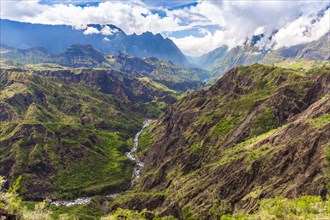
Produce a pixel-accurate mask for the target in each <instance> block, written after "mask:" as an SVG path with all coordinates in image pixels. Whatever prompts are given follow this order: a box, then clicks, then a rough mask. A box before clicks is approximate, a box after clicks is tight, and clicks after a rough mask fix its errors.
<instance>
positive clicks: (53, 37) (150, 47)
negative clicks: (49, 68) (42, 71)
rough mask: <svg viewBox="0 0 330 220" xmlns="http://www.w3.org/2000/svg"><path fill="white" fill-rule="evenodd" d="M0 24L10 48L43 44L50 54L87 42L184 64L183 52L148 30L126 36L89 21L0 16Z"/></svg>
mask: <svg viewBox="0 0 330 220" xmlns="http://www.w3.org/2000/svg"><path fill="white" fill-rule="evenodd" d="M0 23H1V33H0V39H1V42H0V43H3V44H6V45H8V46H10V47H14V48H19V49H29V48H32V47H43V48H45V49H47V50H48V51H49V52H51V53H54V54H59V53H63V52H64V51H65V50H66V49H67V48H69V47H70V46H71V45H74V44H83V45H86V44H90V45H92V46H93V47H94V48H96V49H97V50H99V51H101V52H103V53H107V54H117V53H118V52H119V51H121V52H125V53H127V54H130V55H132V56H137V57H157V58H159V59H164V60H170V61H172V62H174V63H177V64H181V65H185V64H187V59H186V57H185V56H184V54H183V53H182V52H181V51H180V50H179V48H178V47H177V46H176V45H175V44H174V43H173V42H172V41H171V40H170V39H168V38H166V39H164V38H163V37H162V36H161V35H160V34H156V35H154V34H152V33H151V32H145V33H143V34H141V35H136V34H132V35H127V34H126V33H125V32H124V31H123V30H121V29H120V28H118V27H116V26H114V25H92V24H91V25H87V26H86V27H84V28H85V29H81V28H75V27H72V26H67V25H43V24H31V23H23V22H16V21H11V20H6V19H0ZM89 30H92V31H89ZM50 42H51V43H50Z"/></svg>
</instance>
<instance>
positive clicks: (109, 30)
mask: <svg viewBox="0 0 330 220" xmlns="http://www.w3.org/2000/svg"><path fill="white" fill-rule="evenodd" d="M117 32H118V29H112V28H110V27H109V26H108V25H105V26H104V27H103V28H102V30H101V33H102V34H103V35H106V36H108V35H113V34H115V33H117Z"/></svg>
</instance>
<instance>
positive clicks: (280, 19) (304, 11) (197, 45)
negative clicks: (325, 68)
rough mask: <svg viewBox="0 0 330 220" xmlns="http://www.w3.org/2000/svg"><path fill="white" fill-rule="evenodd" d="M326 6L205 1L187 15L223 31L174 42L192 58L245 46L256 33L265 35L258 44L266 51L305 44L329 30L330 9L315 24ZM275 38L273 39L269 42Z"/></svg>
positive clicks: (324, 2) (299, 2)
mask: <svg viewBox="0 0 330 220" xmlns="http://www.w3.org/2000/svg"><path fill="white" fill-rule="evenodd" d="M327 6H329V3H328V2H327V1H223V2H218V1H203V2H201V3H200V4H198V5H197V6H196V7H191V8H189V10H186V11H185V13H186V15H185V16H186V17H188V16H189V15H188V14H189V13H190V14H193V15H195V14H198V15H200V16H203V17H204V18H205V19H207V20H208V21H209V23H212V24H213V25H218V26H219V28H220V27H221V28H222V30H218V31H215V32H214V33H213V34H211V33H206V34H205V35H204V37H195V36H193V35H190V36H186V37H182V38H175V37H172V38H171V39H172V40H173V41H174V42H175V43H176V44H177V45H178V46H179V48H180V49H181V50H182V51H183V52H184V53H186V54H189V55H193V56H196V55H200V53H207V52H209V51H211V50H214V49H216V48H217V47H220V46H222V45H227V46H228V47H229V48H233V47H235V46H238V45H243V44H244V43H245V42H246V40H248V39H251V38H252V36H253V35H255V34H264V35H265V37H264V39H263V40H262V41H261V42H259V44H258V46H259V47H260V48H264V49H269V48H271V46H272V45H276V47H279V46H291V45H295V44H299V43H306V42H310V41H313V40H315V39H317V38H318V37H320V36H322V35H323V34H325V33H326V32H327V31H329V30H330V27H329V22H328V21H329V19H330V17H329V13H328V11H329V9H327V12H326V13H323V15H322V16H321V18H319V19H320V20H319V21H316V22H315V20H316V18H317V14H318V13H319V12H320V10H322V9H323V10H324V8H326V7H327ZM312 21H314V23H312ZM306 28H307V29H309V30H310V31H308V33H309V34H308V35H306V34H303V33H304V32H305V33H306V31H305V29H306ZM276 31H278V33H277V34H276V35H275V36H273V35H274V32H276ZM272 36H273V40H268V38H270V37H272Z"/></svg>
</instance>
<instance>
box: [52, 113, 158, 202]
mask: <svg viewBox="0 0 330 220" xmlns="http://www.w3.org/2000/svg"><path fill="white" fill-rule="evenodd" d="M151 121H152V120H150V119H148V120H146V121H145V122H144V124H143V127H142V128H141V130H140V131H139V132H138V133H136V135H135V137H134V146H133V148H132V149H131V151H130V152H128V153H126V156H127V157H128V158H129V159H130V160H131V161H133V162H134V163H135V165H134V167H133V179H132V184H134V183H135V181H136V180H137V179H138V178H140V176H141V170H142V168H143V163H142V162H141V161H140V160H139V158H138V157H137V156H136V155H135V152H136V151H137V148H138V146H139V137H140V134H141V133H142V131H143V129H145V128H146V127H149V126H150V123H151ZM118 195H120V193H114V194H110V195H107V196H106V197H108V198H113V199H114V198H116V197H117V196H118ZM91 199H92V198H91V197H85V198H78V199H75V200H71V201H68V200H58V201H54V202H52V204H53V205H56V206H72V205H81V204H87V203H89V202H90V201H91Z"/></svg>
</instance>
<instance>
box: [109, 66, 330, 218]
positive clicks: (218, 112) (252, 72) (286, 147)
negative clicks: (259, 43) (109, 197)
mask: <svg viewBox="0 0 330 220" xmlns="http://www.w3.org/2000/svg"><path fill="white" fill-rule="evenodd" d="M329 91H330V74H329V68H325V67H324V68H320V69H318V70H314V71H311V72H308V73H304V74H303V73H300V72H296V71H292V70H287V69H281V68H275V67H266V66H262V65H257V64H255V65H253V66H250V67H237V68H234V69H232V70H231V71H229V72H227V73H226V74H225V76H224V77H223V78H221V79H220V80H219V81H218V82H217V83H216V84H215V85H214V86H212V87H210V88H209V89H207V90H202V91H198V92H195V93H190V94H188V95H187V96H186V97H185V98H183V99H181V100H180V101H178V102H177V103H175V104H174V105H173V106H172V107H171V108H170V109H169V110H168V111H167V112H166V113H165V114H163V116H162V117H160V118H159V119H158V120H157V121H155V122H154V123H153V124H152V126H150V127H149V128H148V129H147V131H146V132H144V133H143V134H142V136H141V140H143V143H142V146H143V149H142V150H141V151H140V155H141V157H142V158H143V161H144V163H145V169H144V172H143V176H142V178H141V179H140V180H139V182H138V183H137V184H136V186H135V188H134V190H135V193H136V194H137V195H138V196H136V197H134V199H133V197H132V198H131V197H129V196H126V198H125V199H124V200H123V199H120V198H118V200H117V201H114V202H113V204H112V205H111V206H112V207H113V208H116V207H118V206H125V207H128V208H135V209H141V208H145V206H146V205H147V203H146V202H145V201H146V200H147V199H146V197H147V195H145V194H148V196H149V197H150V195H154V196H153V197H152V199H153V200H155V201H154V202H153V206H150V207H147V208H150V209H154V210H156V211H157V212H159V213H161V214H163V215H167V214H173V215H174V216H177V217H180V218H183V217H187V215H194V216H197V217H199V218H201V219H210V218H211V217H212V214H213V213H212V211H210V210H211V208H212V207H213V206H214V204H215V203H216V202H218V201H224V203H225V204H227V205H228V206H229V207H231V208H233V210H234V211H235V212H238V211H245V212H249V211H251V210H253V209H254V208H255V207H256V205H257V201H258V199H261V198H265V197H275V196H279V195H282V196H285V197H289V198H292V197H296V196H300V195H305V194H307V195H320V196H322V197H323V198H325V197H326V195H327V193H328V189H327V183H329V180H328V178H329V167H328V166H329V165H326V164H328V162H327V159H326V156H325V155H326V153H325V152H326V151H329V148H330V146H329V141H330V140H329V137H330V122H329V121H330V118H329V113H330V96H329ZM155 195H158V197H159V196H160V195H162V197H161V199H160V198H158V197H156V196H155ZM229 210H230V209H229Z"/></svg>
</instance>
